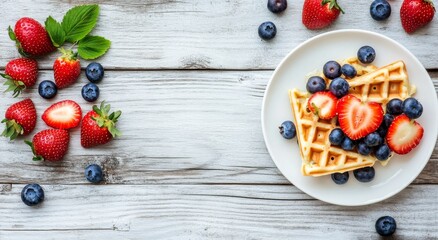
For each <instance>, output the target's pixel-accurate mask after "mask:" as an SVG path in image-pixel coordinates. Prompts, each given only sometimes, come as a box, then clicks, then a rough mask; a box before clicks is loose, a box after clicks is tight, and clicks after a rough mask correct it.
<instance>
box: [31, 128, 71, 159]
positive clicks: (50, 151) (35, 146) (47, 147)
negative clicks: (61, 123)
mask: <svg viewBox="0 0 438 240" xmlns="http://www.w3.org/2000/svg"><path fill="white" fill-rule="evenodd" d="M69 142H70V135H69V133H68V132H67V130H63V129H47V130H43V131H41V132H39V133H37V134H35V136H34V137H33V139H32V142H29V141H25V143H26V144H27V145H29V146H30V147H31V149H32V152H33V155H34V157H33V160H34V161H41V160H46V161H52V162H55V161H60V160H62V158H63V157H64V155H65V154H66V153H67V150H68V143H69Z"/></svg>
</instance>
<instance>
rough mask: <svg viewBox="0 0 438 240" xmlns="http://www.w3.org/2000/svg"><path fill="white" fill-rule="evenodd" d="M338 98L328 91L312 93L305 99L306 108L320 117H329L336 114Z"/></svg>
mask: <svg viewBox="0 0 438 240" xmlns="http://www.w3.org/2000/svg"><path fill="white" fill-rule="evenodd" d="M337 102H338V99H337V98H336V96H335V95H333V93H331V92H329V91H321V92H316V93H315V94H313V95H312V96H311V97H310V98H309V100H308V101H307V108H308V109H309V110H310V111H311V112H313V113H314V114H316V115H318V117H319V118H321V119H331V118H333V117H334V116H336V103H337Z"/></svg>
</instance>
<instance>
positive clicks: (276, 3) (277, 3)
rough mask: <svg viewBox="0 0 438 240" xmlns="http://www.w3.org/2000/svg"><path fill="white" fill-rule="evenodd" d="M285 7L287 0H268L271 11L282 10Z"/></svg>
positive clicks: (277, 11) (278, 11)
mask: <svg viewBox="0 0 438 240" xmlns="http://www.w3.org/2000/svg"><path fill="white" fill-rule="evenodd" d="M286 8H287V0H268V9H269V11H271V12H273V13H280V12H283V11H284V10H285V9H286Z"/></svg>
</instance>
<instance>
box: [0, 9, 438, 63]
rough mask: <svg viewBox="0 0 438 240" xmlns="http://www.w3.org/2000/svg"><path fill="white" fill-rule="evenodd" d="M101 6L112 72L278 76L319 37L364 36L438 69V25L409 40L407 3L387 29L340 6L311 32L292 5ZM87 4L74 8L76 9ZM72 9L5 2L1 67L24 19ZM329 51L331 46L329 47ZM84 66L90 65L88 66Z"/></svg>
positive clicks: (365, 12)
mask: <svg viewBox="0 0 438 240" xmlns="http://www.w3.org/2000/svg"><path fill="white" fill-rule="evenodd" d="M94 2H98V3H99V4H100V6H101V14H100V20H99V23H98V25H97V28H96V29H95V31H94V32H93V34H96V35H102V36H105V37H107V38H108V39H110V40H111V41H112V47H111V49H110V51H109V52H108V54H107V55H106V56H105V57H104V58H102V59H101V60H100V61H101V62H103V63H104V65H105V66H106V67H107V68H112V69H121V68H123V69H127V68H129V69H273V68H275V67H276V66H277V64H278V63H279V62H280V60H281V59H282V58H283V57H284V56H285V55H286V54H287V53H288V52H289V51H291V50H292V49H293V48H294V47H296V46H297V45H298V44H299V43H301V42H303V41H304V40H307V39H308V38H310V37H313V36H316V35H318V34H320V33H324V32H328V31H331V30H337V29H348V28H359V29H365V30H372V31H375V32H378V33H382V34H384V35H386V36H388V37H390V38H393V39H396V40H397V41H399V42H400V43H401V44H402V45H404V46H406V47H407V48H408V49H409V50H411V51H412V52H413V53H414V55H416V56H417V57H418V58H419V60H420V61H421V62H422V63H423V64H424V65H425V66H426V67H427V68H430V69H432V68H434V69H437V68H438V55H437V54H435V51H432V49H434V48H435V45H434V44H435V43H436V36H437V34H438V20H437V18H435V19H434V20H433V22H432V24H429V25H428V26H427V27H426V28H424V29H422V30H420V31H418V32H416V33H415V34H412V35H408V34H406V33H405V32H404V31H403V30H402V27H401V24H400V17H399V9H400V5H401V2H402V1H392V2H391V5H392V9H393V11H392V15H391V17H390V18H389V19H388V20H387V21H385V22H377V21H374V20H372V18H371V17H370V15H369V4H370V2H369V1H356V2H355V3H354V4H349V1H346V0H344V1H340V2H339V4H341V6H342V7H343V8H344V10H345V12H346V13H345V14H344V15H342V16H340V18H339V19H338V20H337V21H336V23H335V24H333V25H332V26H331V27H329V28H327V29H324V30H320V31H310V30H307V29H306V28H305V27H304V26H303V25H302V23H301V9H302V1H290V2H289V7H288V8H287V10H286V11H285V12H284V13H283V14H279V15H275V14H273V13H271V12H270V11H268V9H267V8H266V1H265V0H263V1H261V0H241V1H229V0H227V1H223V0H212V1H205V0H179V1H176V0H171V1H169V0H150V1H135V0H129V1H94ZM80 3H89V1H84V0H81V1H74V4H80ZM71 7H72V1H56V0H43V1H38V4H37V5H32V4H29V1H28V0H19V1H15V0H6V1H2V9H3V12H4V13H14V14H2V21H1V22H0V29H1V30H2V31H3V34H0V53H1V54H0V66H5V64H6V63H7V62H8V61H9V60H10V59H12V58H14V57H17V56H18V55H17V52H16V50H15V49H14V44H13V43H12V42H11V41H10V40H9V39H8V35H7V34H6V28H7V26H8V25H12V26H13V25H14V24H15V22H16V21H17V20H18V19H19V18H20V17H21V16H24V15H26V16H29V17H33V18H35V19H37V20H38V21H40V22H41V23H43V22H44V21H45V19H46V18H47V17H48V15H49V14H50V15H52V16H53V17H54V18H55V19H57V20H61V18H62V16H63V14H64V13H65V12H66V11H67V10H68V9H69V8H71ZM268 20H269V21H273V22H274V23H275V24H276V25H277V28H278V34H277V36H276V38H275V39H274V40H272V41H270V42H265V41H262V40H261V39H260V38H259V37H258V35H257V28H258V26H259V25H260V24H261V23H262V22H264V21H268ZM328 47H329V46H328ZM57 55H58V54H52V55H51V56H50V57H47V58H45V59H42V61H41V62H40V66H41V67H42V68H45V69H47V68H51V67H52V65H53V61H54V58H56V56H57ZM83 66H85V64H84V65H83Z"/></svg>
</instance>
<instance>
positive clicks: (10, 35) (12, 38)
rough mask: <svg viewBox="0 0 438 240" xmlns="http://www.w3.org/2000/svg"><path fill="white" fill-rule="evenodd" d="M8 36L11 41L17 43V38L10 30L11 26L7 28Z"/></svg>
mask: <svg viewBox="0 0 438 240" xmlns="http://www.w3.org/2000/svg"><path fill="white" fill-rule="evenodd" d="M8 34H9V38H10V39H11V40H12V41H17V37H16V36H15V33H14V31H13V30H12V28H11V26H9V27H8Z"/></svg>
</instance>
